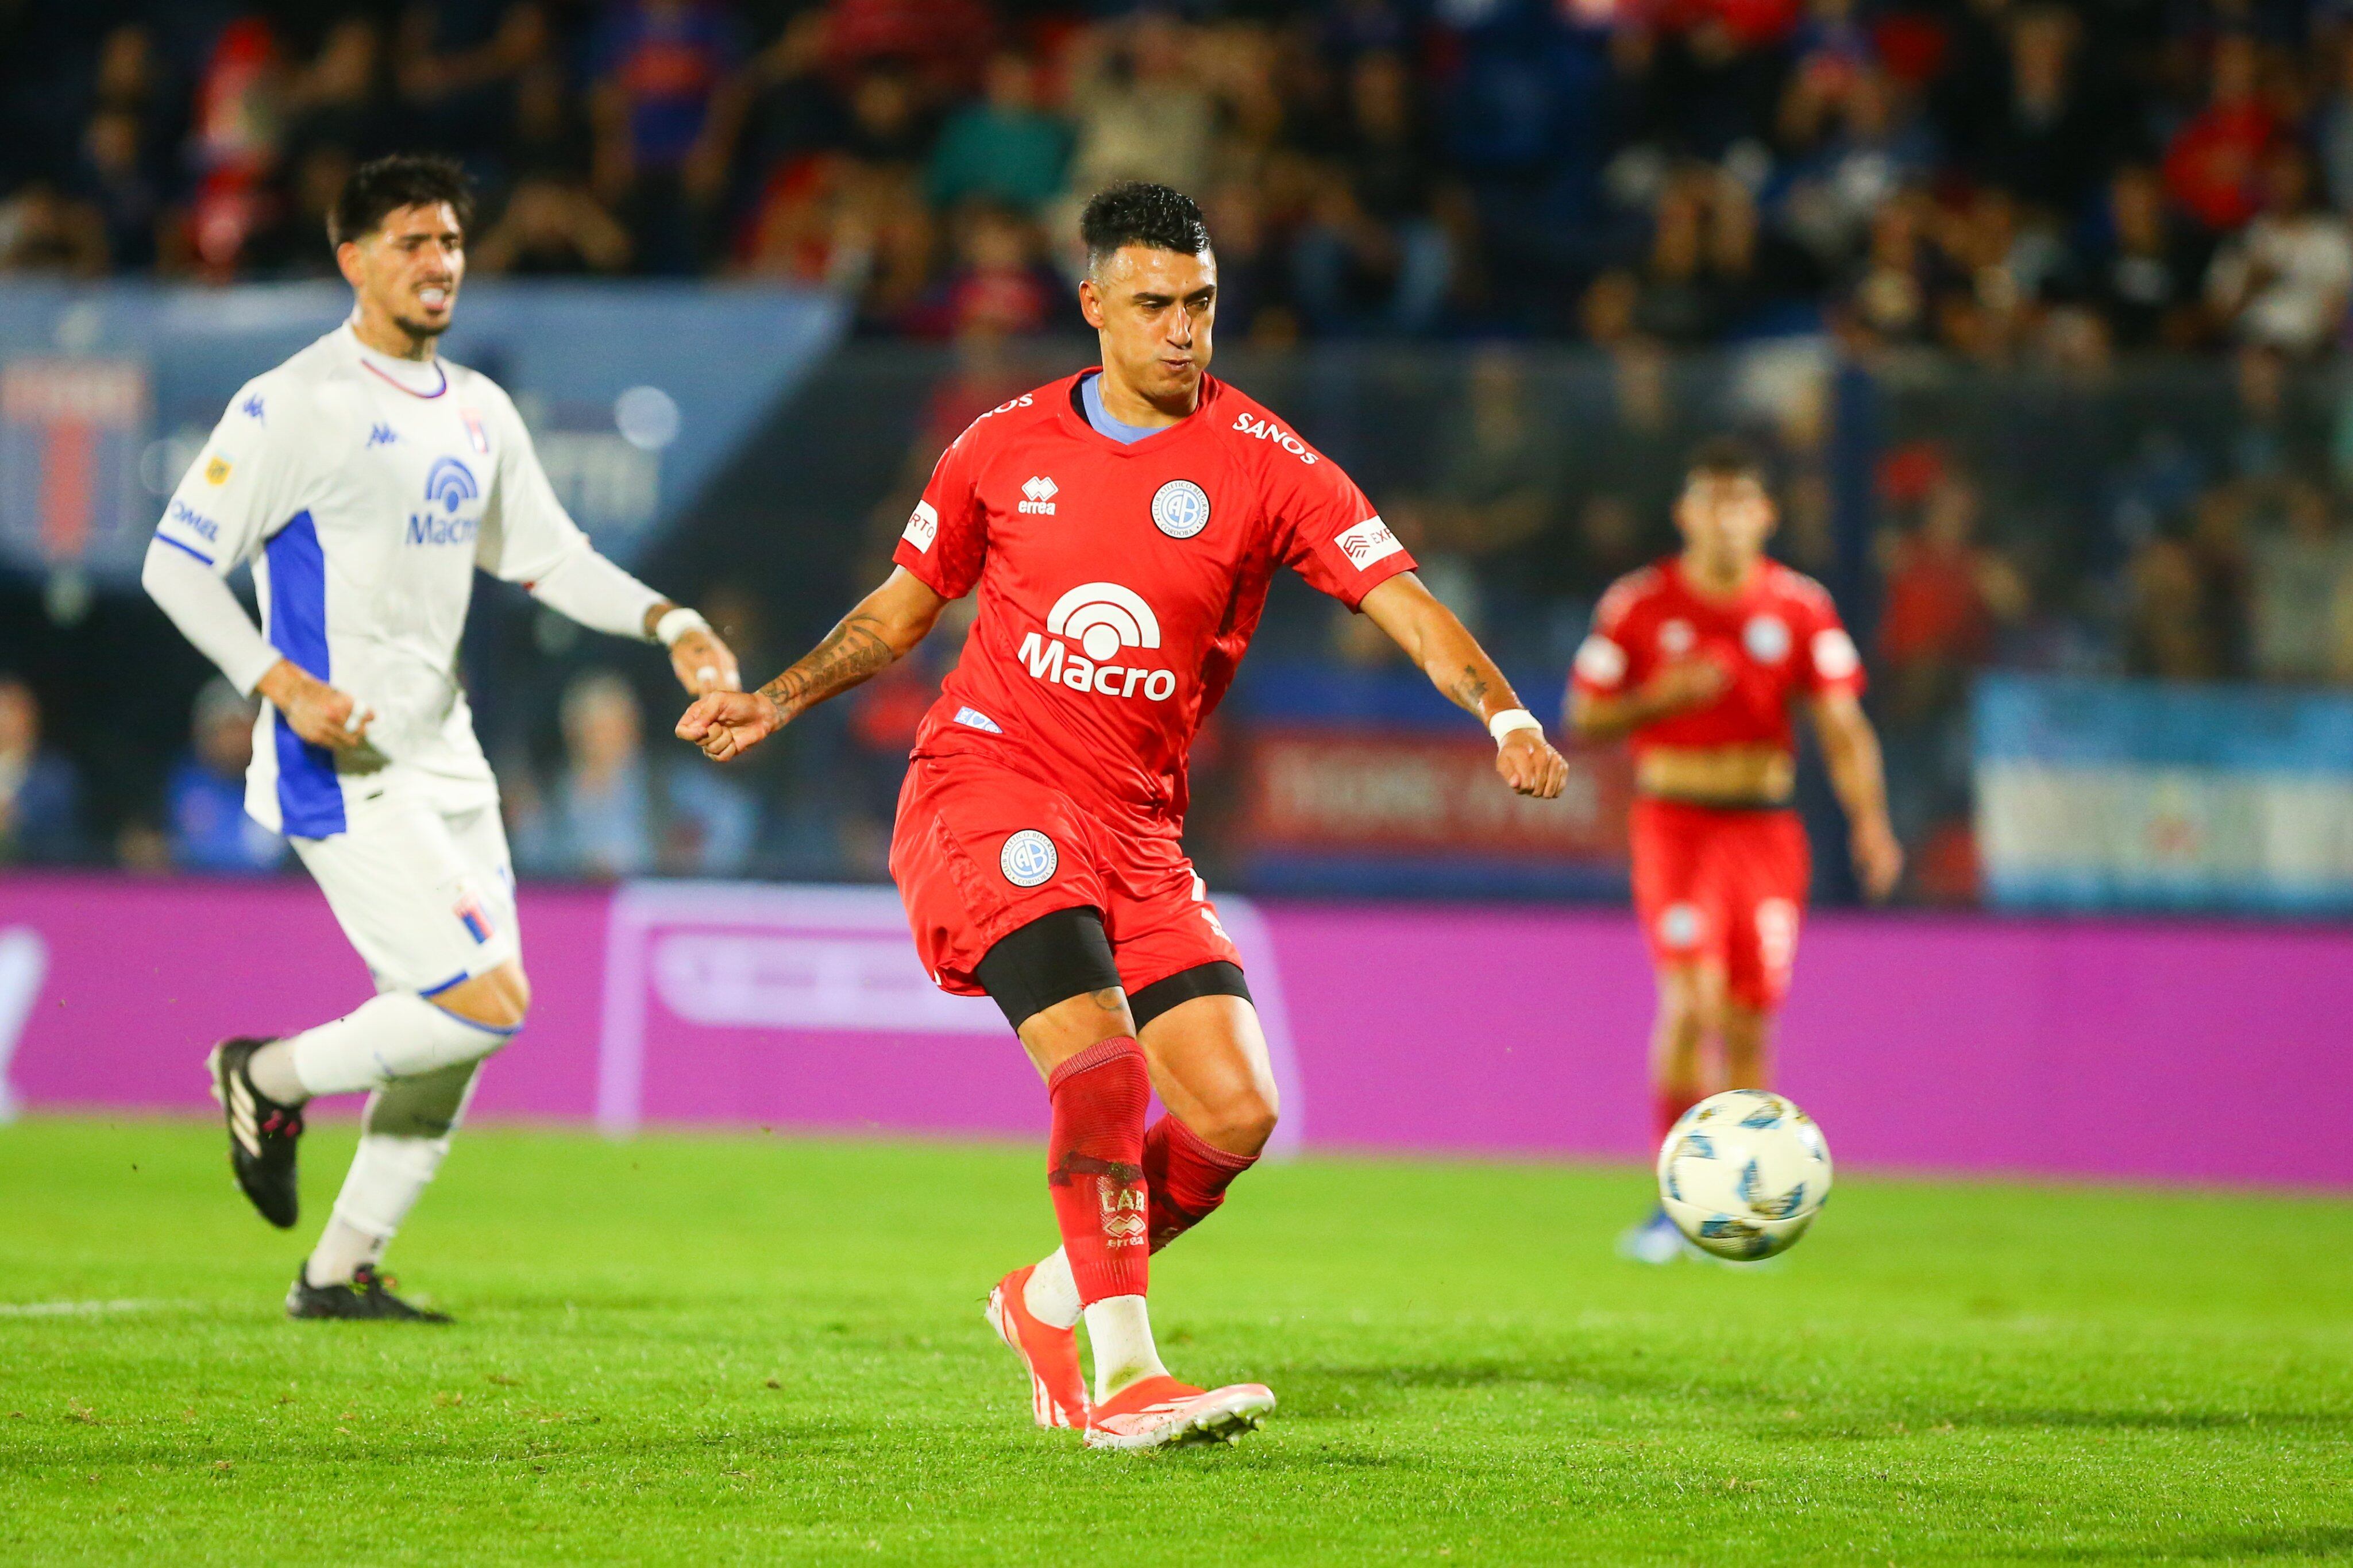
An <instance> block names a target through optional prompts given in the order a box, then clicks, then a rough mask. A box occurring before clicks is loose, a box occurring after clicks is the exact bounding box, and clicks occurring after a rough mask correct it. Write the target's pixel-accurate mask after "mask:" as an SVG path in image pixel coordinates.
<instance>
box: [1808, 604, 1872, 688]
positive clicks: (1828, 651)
mask: <svg viewBox="0 0 2353 1568" xmlns="http://www.w3.org/2000/svg"><path fill="white" fill-rule="evenodd" d="M1817 593H1818V594H1819V595H1820V596H1819V597H1816V598H1814V599H1813V601H1812V603H1811V604H1810V606H1809V613H1808V615H1807V616H1806V619H1805V622H1804V626H1805V636H1804V637H1803V639H1802V644H1801V647H1799V658H1798V685H1799V688H1800V689H1802V690H1803V691H1804V692H1805V693H1806V694H1807V695H1808V696H1810V697H1822V696H1828V695H1830V694H1831V693H1833V692H1844V693H1846V694H1847V695H1848V696H1850V697H1852V696H1859V695H1861V694H1862V685H1863V675H1862V654H1861V653H1860V652H1858V651H1857V650H1856V648H1855V646H1854V638H1852V637H1849V636H1848V635H1847V630H1846V626H1844V625H1843V624H1842V623H1841V621H1840V620H1839V613H1838V606H1837V605H1834V604H1832V603H1831V596H1830V594H1829V592H1828V591H1827V590H1817Z"/></svg>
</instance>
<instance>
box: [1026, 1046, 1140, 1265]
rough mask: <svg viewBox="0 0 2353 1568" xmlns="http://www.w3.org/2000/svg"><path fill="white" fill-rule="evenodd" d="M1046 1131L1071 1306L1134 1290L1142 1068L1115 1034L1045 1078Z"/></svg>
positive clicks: (1132, 1051)
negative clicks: (1072, 1287) (1050, 1110)
mask: <svg viewBox="0 0 2353 1568" xmlns="http://www.w3.org/2000/svg"><path fill="white" fill-rule="evenodd" d="M1046 1094H1047V1098H1048V1099H1049V1100H1051V1101H1052V1102H1053V1107H1054V1121H1053V1129H1052V1131H1050V1133H1049V1134H1048V1139H1047V1144H1046V1172H1047V1174H1046V1184H1047V1189H1048V1191H1049V1193H1050V1195H1051V1196H1052V1197H1053V1200H1054V1219H1055V1222H1056V1223H1057V1224H1058V1225H1060V1226H1061V1230H1062V1250H1063V1251H1064V1252H1065V1253H1066V1254H1067V1255H1068V1256H1069V1258H1070V1260H1071V1279H1072V1280H1073V1281H1074V1282H1075V1283H1076V1284H1077V1285H1078V1288H1079V1304H1080V1305H1081V1306H1082V1307H1092V1305H1094V1304H1095V1303H1096V1302H1097V1301H1100V1300H1103V1299H1104V1298H1105V1297H1107V1296H1141V1295H1143V1294H1144V1292H1145V1284H1146V1282H1147V1281H1148V1280H1149V1279H1150V1278H1151V1251H1150V1248H1149V1247H1147V1246H1146V1244H1145V1237H1146V1234H1147V1226H1146V1216H1147V1214H1148V1213H1149V1210H1148V1208H1147V1206H1146V1205H1147V1200H1146V1197H1145V1184H1144V1111H1145V1105H1146V1104H1147V1103H1148V1102H1149V1101H1150V1100H1151V1097H1152V1075H1151V1073H1150V1071H1149V1070H1148V1069H1147V1068H1146V1067H1145V1060H1144V1047H1141V1046H1139V1045H1137V1044H1136V1043H1135V1042H1134V1040H1132V1039H1129V1038H1127V1037H1124V1036H1122V1037H1119V1038H1117V1039H1112V1040H1103V1041H1100V1042H1098V1043H1096V1044H1094V1045H1092V1046H1089V1047H1087V1048H1086V1049H1085V1050H1083V1051H1081V1052H1080V1053H1079V1054H1078V1055H1077V1056H1074V1057H1072V1058H1071V1059H1070V1060H1068V1061H1066V1062H1064V1063H1063V1064H1062V1065H1061V1066H1060V1067H1058V1068H1055V1069H1054V1070H1053V1072H1052V1073H1050V1074H1049V1075H1048V1077H1047V1079H1046Z"/></svg>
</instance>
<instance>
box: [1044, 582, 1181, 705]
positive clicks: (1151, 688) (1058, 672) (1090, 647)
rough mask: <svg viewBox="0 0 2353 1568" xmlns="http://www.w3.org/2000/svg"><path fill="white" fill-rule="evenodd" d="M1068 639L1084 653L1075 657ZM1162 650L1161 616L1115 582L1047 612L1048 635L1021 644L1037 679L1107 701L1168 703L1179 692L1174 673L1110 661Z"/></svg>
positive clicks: (1080, 591) (1084, 587)
mask: <svg viewBox="0 0 2353 1568" xmlns="http://www.w3.org/2000/svg"><path fill="white" fill-rule="evenodd" d="M1048 637H1051V638H1053V639H1055V640H1052V641H1049V640H1048ZM1065 637H1067V638H1069V639H1070V640H1071V642H1075V643H1077V644H1078V645H1079V647H1081V648H1082V649H1083V650H1085V651H1084V653H1083V654H1079V653H1072V652H1071V650H1070V648H1069V647H1068V646H1067V645H1066V644H1065V643H1064V642H1062V641H1061V640H1060V639H1062V638H1065ZM1159 646H1160V617H1159V616H1155V615H1154V614H1153V613H1152V606H1151V605H1147V604H1145V602H1144V599H1143V596H1142V595H1138V594H1137V593H1136V592H1135V590H1134V589H1133V588H1124V587H1122V586H1121V585H1120V584H1117V583H1082V584H1079V585H1078V586H1077V587H1075V588H1073V589H1071V591H1070V592H1069V593H1067V594H1065V595H1062V596H1061V597H1060V598H1059V599H1057V600H1055V601H1054V607H1053V608H1052V609H1051V610H1049V611H1048V612H1047V613H1046V636H1044V637H1041V636H1039V634H1038V633H1036V632H1031V633H1030V634H1029V636H1028V637H1023V638H1022V639H1021V662H1022V665H1023V666H1024V667H1025V668H1028V670H1029V676H1030V679H1033V680H1043V681H1047V682H1050V683H1059V684H1060V685H1063V686H1067V687H1069V688H1070V689H1071V690H1073V691H1092V692H1094V693H1096V694H1098V695H1099V696H1103V697H1134V696H1135V695H1136V694H1137V693H1138V692H1139V691H1140V692H1141V693H1142V694H1143V696H1144V698H1145V700H1146V701H1148V702H1166V700H1168V699H1169V698H1170V697H1172V696H1174V695H1175V694H1176V671H1175V670H1171V669H1144V668H1138V667H1136V666H1133V665H1122V664H1114V663H1113V662H1112V660H1113V659H1114V658H1118V657H1119V654H1120V650H1121V649H1123V648H1130V647H1144V648H1156V647H1159Z"/></svg>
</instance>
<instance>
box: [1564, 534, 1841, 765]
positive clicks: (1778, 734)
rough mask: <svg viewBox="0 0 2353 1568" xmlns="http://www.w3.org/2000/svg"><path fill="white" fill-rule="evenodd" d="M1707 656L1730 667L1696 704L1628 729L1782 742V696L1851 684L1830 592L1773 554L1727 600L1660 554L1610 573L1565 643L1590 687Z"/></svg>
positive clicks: (1623, 684)
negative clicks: (1571, 641)
mask: <svg viewBox="0 0 2353 1568" xmlns="http://www.w3.org/2000/svg"><path fill="white" fill-rule="evenodd" d="M1685 658H1711V659H1714V660H1715V661H1716V662H1717V663H1719V664H1721V665H1723V666H1724V667H1725V668H1726V669H1728V670H1730V671H1731V672H1732V682H1731V684H1730V685H1729V686H1727V687H1725V690H1724V693H1723V695H1722V696H1720V697H1718V698H1717V699H1716V700H1715V701H1714V702H1711V703H1709V704H1708V705H1707V706H1706V707H1704V708H1699V709H1694V710H1692V711H1690V712H1686V713H1678V714H1676V715H1675V716H1674V717H1672V718H1671V719H1661V720H1659V721H1656V722H1654V723H1650V724H1645V725H1643V726H1642V727H1641V729H1639V730H1637V731H1634V735H1633V745H1634V751H1635V754H1636V755H1637V756H1639V755H1641V752H1642V751H1643V750H1644V749H1645V748H1646V747H1650V746H1741V745H1749V746H1778V747H1779V748H1780V749H1781V750H1783V751H1785V752H1786V751H1789V750H1792V749H1793V748H1794V746H1795V744H1796V737H1795V736H1794V735H1793V734H1792V732H1791V730H1790V723H1789V708H1790V703H1791V700H1793V699H1795V698H1799V697H1817V696H1821V695H1823V694H1826V693H1829V692H1834V691H1847V692H1859V691H1861V690H1862V659H1861V658H1859V657H1857V655H1856V653H1855V647H1854V639H1853V638H1852V637H1848V636H1847V633H1846V628H1845V627H1844V626H1841V625H1840V624H1839V616H1838V607H1837V606H1836V605H1833V604H1831V595H1830V591H1829V590H1828V589H1826V588H1824V587H1823V586H1822V585H1821V584H1820V583H1817V582H1815V581H1814V580H1813V579H1812V578H1811V577H1809V576H1807V575H1805V574H1803V573H1800V572H1793V571H1791V570H1790V569H1789V568H1788V567H1787V566H1784V565H1782V564H1781V563H1778V562H1777V561H1767V562H1764V563H1760V564H1759V565H1758V567H1757V574H1756V575H1755V577H1754V578H1752V579H1751V580H1750V582H1749V584H1748V587H1747V589H1746V591H1745V592H1743V593H1742V594H1741V595H1740V596H1739V597H1737V598H1736V599H1714V598H1708V597H1704V596H1702V595H1699V594H1697V593H1695V592H1694V591H1693V589H1692V586H1691V584H1688V583H1687V582H1685V581H1684V580H1683V566H1682V563H1680V562H1679V561H1677V560H1676V559H1675V558H1674V557H1672V556H1670V557H1668V558H1667V559H1666V560H1664V561H1662V562H1660V563H1658V564H1657V565H1655V566H1645V567H1644V568H1642V570H1641V571H1640V572H1634V573H1630V574H1627V575H1626V576H1624V577H1620V579H1619V580H1618V581H1617V582H1616V583H1614V584H1610V588H1609V592H1608V593H1607V594H1604V595H1602V596H1601V603H1600V605H1599V607H1597V608H1596V609H1595V610H1594V612H1593V631H1592V634H1591V635H1590V636H1588V637H1587V638H1586V639H1585V644H1584V646H1583V647H1579V648H1578V649H1577V665H1576V677H1575V679H1576V689H1577V690H1579V691H1583V692H1586V693H1588V694H1590V695H1592V696H1596V697H1615V696H1618V695H1620V694H1621V693H1623V692H1628V691H1632V690H1635V689H1638V688H1640V687H1641V685H1642V683H1643V682H1644V681H1646V680H1648V679H1650V678H1651V675H1652V674H1653V673H1654V672H1655V671H1657V670H1658V668H1660V667H1661V666H1662V665H1668V664H1673V663H1677V662H1679V661H1680V660H1683V659H1685Z"/></svg>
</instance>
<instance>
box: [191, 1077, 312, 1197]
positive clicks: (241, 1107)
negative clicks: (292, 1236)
mask: <svg viewBox="0 0 2353 1568" xmlns="http://www.w3.org/2000/svg"><path fill="white" fill-rule="evenodd" d="M268 1044H269V1041H268V1040H265V1039H256V1038H254V1037H250V1036H245V1035H239V1036H236V1037H232V1038H229V1039H226V1040H223V1041H222V1042H221V1043H220V1044H218V1045H216V1046H215V1047H213V1049H212V1054H211V1055H210V1056H208V1057H206V1058H205V1066H206V1068H208V1069H210V1071H211V1073H212V1079H213V1098H214V1099H215V1100H219V1101H220V1106H221V1113H222V1114H223V1115H224V1116H225V1117H227V1120H228V1164H229V1169H230V1170H231V1171H233V1172H235V1173H237V1185H238V1186H239V1187H240V1188H242V1189H244V1192H245V1195H246V1196H247V1197H248V1198H250V1199H252V1200H253V1206H254V1207H255V1208H257V1209H259V1210H260V1211H261V1217H262V1218H264V1219H266V1220H268V1221H269V1223H270V1224H272V1225H274V1226H277V1227H278V1228H279V1229H280V1230H290V1229H291V1228H293V1225H294V1222H295V1220H296V1219H298V1218H299V1217H301V1209H302V1194H301V1188H300V1186H299V1184H297V1182H296V1179H295V1168H294V1165H295V1144H296V1143H297V1142H299V1141H300V1140H301V1136H302V1108H301V1106H299V1105H280V1103H279V1102H278V1101H276V1100H271V1099H269V1098H268V1097H267V1096H265V1095H264V1094H263V1093H262V1092H261V1091H260V1090H259V1089H256V1088H254V1087H253V1079H252V1076H251V1075H250V1074H249V1073H248V1072H247V1071H246V1063H247V1062H248V1060H250V1059H251V1058H252V1056H253V1053H254V1052H256V1051H258V1050H259V1049H260V1048H261V1047H264V1046H266V1045H268Z"/></svg>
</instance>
